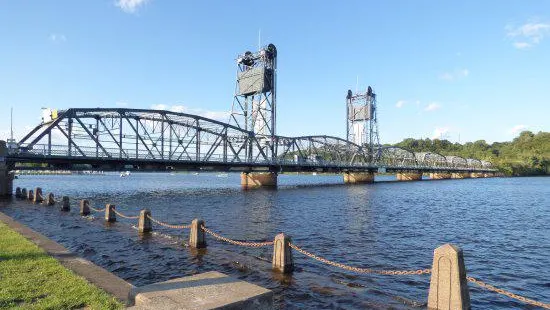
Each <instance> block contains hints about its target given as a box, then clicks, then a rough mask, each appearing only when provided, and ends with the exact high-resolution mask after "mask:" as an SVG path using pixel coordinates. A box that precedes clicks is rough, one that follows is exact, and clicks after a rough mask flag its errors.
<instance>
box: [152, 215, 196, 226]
mask: <svg viewBox="0 0 550 310" xmlns="http://www.w3.org/2000/svg"><path fill="white" fill-rule="evenodd" d="M147 218H148V219H150V220H151V221H152V222H153V223H155V224H159V225H160V226H164V227H168V228H172V229H188V228H191V225H173V224H168V223H163V222H161V221H159V220H157V219H154V218H153V217H152V216H150V215H147Z"/></svg>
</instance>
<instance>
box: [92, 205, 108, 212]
mask: <svg viewBox="0 0 550 310" xmlns="http://www.w3.org/2000/svg"><path fill="white" fill-rule="evenodd" d="M88 207H89V208H90V210H92V211H95V212H103V211H105V208H103V209H96V208H94V207H91V206H88Z"/></svg>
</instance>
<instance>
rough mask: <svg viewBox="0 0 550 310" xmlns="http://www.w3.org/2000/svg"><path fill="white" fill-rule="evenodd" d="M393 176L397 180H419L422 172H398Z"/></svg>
mask: <svg viewBox="0 0 550 310" xmlns="http://www.w3.org/2000/svg"><path fill="white" fill-rule="evenodd" d="M395 178H396V179H397V181H419V180H422V172H420V171H415V172H398V173H397V174H396V175H395Z"/></svg>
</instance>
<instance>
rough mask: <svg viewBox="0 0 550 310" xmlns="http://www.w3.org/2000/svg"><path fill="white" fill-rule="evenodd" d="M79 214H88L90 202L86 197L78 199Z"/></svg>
mask: <svg viewBox="0 0 550 310" xmlns="http://www.w3.org/2000/svg"><path fill="white" fill-rule="evenodd" d="M80 215H82V216H86V215H90V202H89V201H88V200H87V199H82V200H80Z"/></svg>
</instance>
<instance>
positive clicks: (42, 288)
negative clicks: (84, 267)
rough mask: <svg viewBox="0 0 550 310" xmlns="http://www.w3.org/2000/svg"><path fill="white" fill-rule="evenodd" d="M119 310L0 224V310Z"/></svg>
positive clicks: (104, 295) (113, 302) (107, 297)
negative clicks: (14, 309) (17, 309)
mask: <svg viewBox="0 0 550 310" xmlns="http://www.w3.org/2000/svg"><path fill="white" fill-rule="evenodd" d="M122 307H123V306H122V304H121V303H120V302H118V301H117V300H116V299H115V298H114V297H112V296H110V295H108V294H107V293H105V292H103V291H102V290H100V289H99V288H97V287H95V286H93V285H92V284H90V283H88V282H87V281H86V280H85V279H84V278H82V277H80V276H77V275H75V274H74V273H73V272H71V271H70V270H68V269H66V268H65V267H63V266H61V264H59V262H58V261H56V260H55V259H54V258H52V257H50V256H49V255H47V254H46V253H45V252H44V251H42V250H41V249H40V248H38V247H37V246H36V245H35V244H33V243H32V242H30V241H28V240H27V239H25V238H24V237H23V236H21V235H20V234H18V233H16V232H15V231H13V230H11V229H10V228H8V227H7V226H6V225H5V224H4V223H2V222H0V309H6V308H10V309H11V308H19V309H80V308H87V309H121V308H122Z"/></svg>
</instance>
